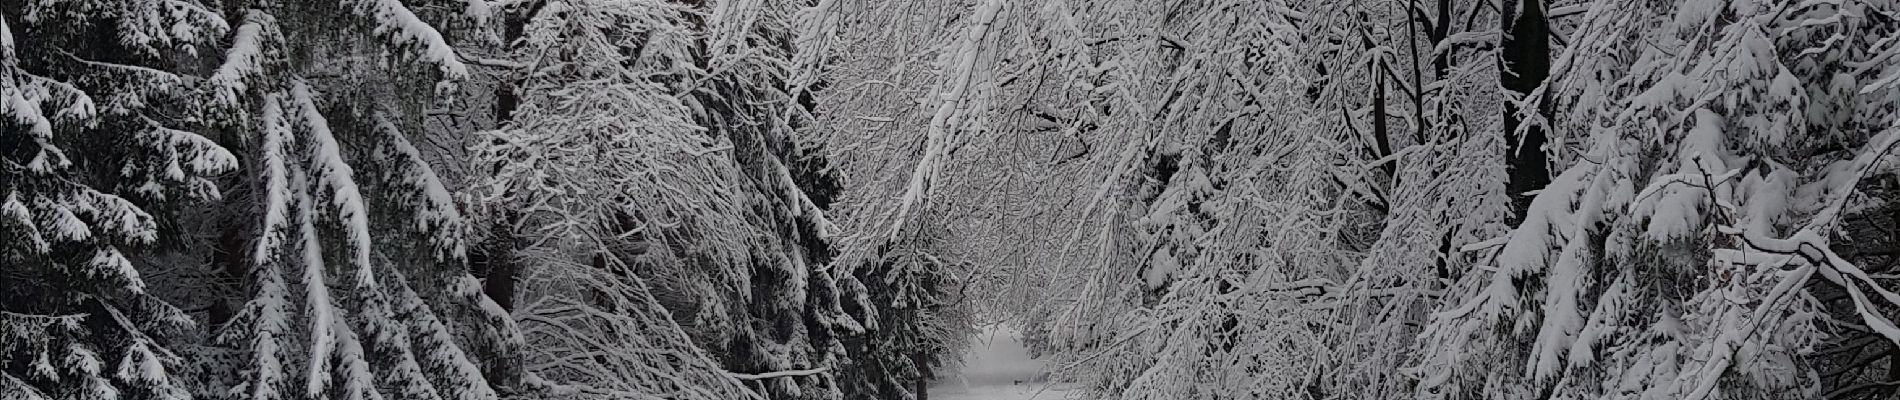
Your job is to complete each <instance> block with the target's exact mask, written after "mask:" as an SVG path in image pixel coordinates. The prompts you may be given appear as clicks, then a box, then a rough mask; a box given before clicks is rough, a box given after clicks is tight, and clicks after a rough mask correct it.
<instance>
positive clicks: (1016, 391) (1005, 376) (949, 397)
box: [929, 327, 1078, 400]
mask: <svg viewBox="0 0 1900 400" xmlns="http://www.w3.org/2000/svg"><path fill="white" fill-rule="evenodd" d="M963 361H964V364H963V368H962V370H961V371H960V372H958V374H957V375H956V376H952V377H947V378H944V379H942V380H940V381H938V382H936V383H935V384H934V385H931V387H930V396H929V398H930V399H932V400H1029V399H1035V400H1060V399H1071V398H1075V397H1073V395H1075V394H1078V392H1072V391H1070V390H1069V388H1068V387H1066V386H1065V385H1062V384H1052V383H1050V382H1048V379H1046V377H1047V372H1048V368H1049V365H1048V362H1047V361H1045V360H1040V359H1034V358H1031V356H1030V354H1029V348H1028V347H1026V346H1024V345H1023V342H1022V340H1021V338H1020V337H1018V334H1017V332H1016V330H1015V329H1012V328H1009V327H991V328H985V329H983V331H982V332H981V333H979V336H978V337H977V340H976V341H975V342H974V343H973V344H972V345H971V348H970V349H969V350H967V351H966V352H965V353H964V355H963Z"/></svg>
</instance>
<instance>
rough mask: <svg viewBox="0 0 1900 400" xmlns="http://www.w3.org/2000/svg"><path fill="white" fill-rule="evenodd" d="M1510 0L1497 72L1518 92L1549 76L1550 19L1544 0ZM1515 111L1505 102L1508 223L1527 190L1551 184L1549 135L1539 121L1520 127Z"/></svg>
mask: <svg viewBox="0 0 1900 400" xmlns="http://www.w3.org/2000/svg"><path fill="white" fill-rule="evenodd" d="M1514 3H1516V5H1517V10H1516V11H1517V13H1516V14H1515V15H1513V14H1512V13H1511V11H1512V10H1509V9H1506V10H1505V12H1504V13H1503V14H1504V16H1503V24H1504V32H1508V33H1507V36H1505V37H1504V43H1503V48H1502V50H1503V51H1502V52H1501V53H1500V54H1499V59H1498V62H1499V64H1500V65H1499V70H1500V72H1499V74H1498V76H1499V80H1500V82H1499V83H1501V84H1502V86H1503V87H1504V89H1505V90H1507V91H1510V92H1513V93H1515V96H1513V97H1519V96H1525V95H1528V94H1529V93H1531V92H1532V91H1534V90H1536V89H1537V86H1538V85H1542V84H1543V82H1544V78H1546V77H1549V76H1550V21H1549V19H1548V18H1546V17H1545V13H1544V8H1545V4H1544V0H1516V1H1514ZM1537 104H1539V109H1538V110H1536V112H1537V113H1539V114H1541V115H1543V116H1544V117H1546V118H1548V117H1549V116H1550V112H1549V110H1548V107H1547V106H1544V105H1543V104H1545V103H1544V102H1541V101H1540V102H1537ZM1519 112H1520V111H1519V110H1518V106H1517V104H1516V103H1512V102H1505V103H1504V138H1505V140H1506V142H1507V143H1506V145H1505V149H1506V152H1507V153H1506V158H1507V159H1509V160H1510V164H1509V166H1508V167H1507V171H1509V174H1510V182H1509V183H1508V184H1506V186H1505V189H1506V190H1507V191H1509V193H1510V195H1511V203H1512V211H1513V212H1512V215H1511V219H1510V221H1511V224H1512V225H1516V224H1517V223H1520V222H1523V220H1524V214H1525V212H1526V211H1527V210H1529V209H1530V204H1531V199H1532V198H1533V197H1534V196H1531V195H1529V194H1527V193H1526V192H1530V191H1534V190H1538V189H1542V188H1543V187H1544V186H1546V185H1549V184H1550V166H1549V158H1548V156H1547V155H1545V153H1544V150H1543V147H1544V143H1545V142H1546V141H1547V140H1549V139H1548V138H1546V137H1545V133H1544V129H1543V125H1541V124H1534V125H1531V126H1528V127H1522V125H1523V122H1524V121H1523V119H1522V118H1520V117H1518V113H1519ZM1520 127H1522V128H1523V129H1520ZM1520 130H1521V131H1522V132H1520Z"/></svg>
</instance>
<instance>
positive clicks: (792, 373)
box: [726, 368, 827, 381]
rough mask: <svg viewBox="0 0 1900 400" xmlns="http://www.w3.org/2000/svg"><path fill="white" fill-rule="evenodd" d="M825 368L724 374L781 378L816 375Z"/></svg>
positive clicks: (752, 378)
mask: <svg viewBox="0 0 1900 400" xmlns="http://www.w3.org/2000/svg"><path fill="white" fill-rule="evenodd" d="M826 370H827V369H826V368H816V369H801V370H792V371H772V372H765V373H758V374H743V373H738V372H727V373H726V375H731V376H732V377H733V378H736V379H739V380H747V381H756V380H762V379H772V378H783V377H787V376H809V375H817V374H822V373H825V371H826Z"/></svg>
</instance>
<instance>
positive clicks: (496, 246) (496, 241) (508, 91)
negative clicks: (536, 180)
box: [469, 0, 546, 393]
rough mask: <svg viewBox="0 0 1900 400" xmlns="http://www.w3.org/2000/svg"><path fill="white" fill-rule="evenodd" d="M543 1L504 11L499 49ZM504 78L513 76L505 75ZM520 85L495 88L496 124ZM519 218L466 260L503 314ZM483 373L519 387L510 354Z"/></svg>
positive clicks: (510, 292) (499, 227)
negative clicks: (515, 229) (515, 228)
mask: <svg viewBox="0 0 1900 400" xmlns="http://www.w3.org/2000/svg"><path fill="white" fill-rule="evenodd" d="M544 5H546V2H545V1H538V0H537V1H531V2H528V3H526V4H518V5H516V6H515V7H513V8H511V9H508V10H504V12H503V14H502V15H503V16H502V18H504V20H503V21H502V40H503V42H502V47H503V48H504V49H508V50H510V52H512V51H513V50H514V49H515V48H516V47H517V46H518V45H519V43H518V42H519V41H520V40H521V38H522V35H523V33H524V31H525V29H526V28H527V24H528V20H529V19H530V18H532V17H533V16H534V15H535V14H536V13H538V12H540V10H541V7H542V6H544ZM504 76H513V75H512V74H504ZM520 84H521V82H520V81H519V80H518V78H505V79H504V80H503V81H502V82H499V84H498V85H495V109H494V112H495V124H496V125H501V124H506V123H508V122H510V121H513V120H514V117H515V110H516V109H517V108H519V107H520V106H521V97H520V93H519V90H520ZM521 218H522V215H521V213H520V212H518V211H515V210H513V209H509V210H506V211H503V212H502V213H501V215H497V216H496V218H495V219H494V220H492V221H489V224H490V225H489V226H488V227H489V235H488V237H487V238H486V239H485V240H484V241H483V242H482V243H479V244H477V246H479V247H480V251H476V252H473V254H471V255H470V257H469V270H470V272H472V273H473V274H475V275H476V276H478V277H481V278H483V281H482V294H484V295H487V296H488V298H489V299H492V300H494V301H495V304H497V305H500V306H501V308H502V309H503V310H507V311H514V310H515V281H516V280H517V279H518V277H519V275H520V269H521V268H520V265H519V263H520V260H519V256H518V253H519V250H520V249H521V248H522V247H524V245H525V243H524V239H523V238H521V237H517V236H516V235H515V232H514V226H515V222H516V221H520V220H521ZM482 364H483V365H482V373H483V375H486V378H487V379H488V381H489V382H490V383H492V384H494V385H495V386H496V389H497V390H499V391H502V392H504V393H506V392H507V391H509V389H511V388H516V387H519V386H520V383H521V374H522V371H521V365H520V364H521V363H520V359H518V358H517V357H515V356H514V355H513V354H496V355H491V356H490V357H487V360H485V361H484V362H483V363H482Z"/></svg>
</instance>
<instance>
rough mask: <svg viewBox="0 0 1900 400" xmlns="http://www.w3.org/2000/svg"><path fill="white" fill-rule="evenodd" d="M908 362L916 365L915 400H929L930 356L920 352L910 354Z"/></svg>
mask: <svg viewBox="0 0 1900 400" xmlns="http://www.w3.org/2000/svg"><path fill="white" fill-rule="evenodd" d="M910 362H911V363H912V364H916V365H917V382H916V383H915V384H916V392H917V400H930V391H929V389H930V375H931V373H930V355H928V354H924V352H922V351H918V352H914V353H910Z"/></svg>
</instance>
